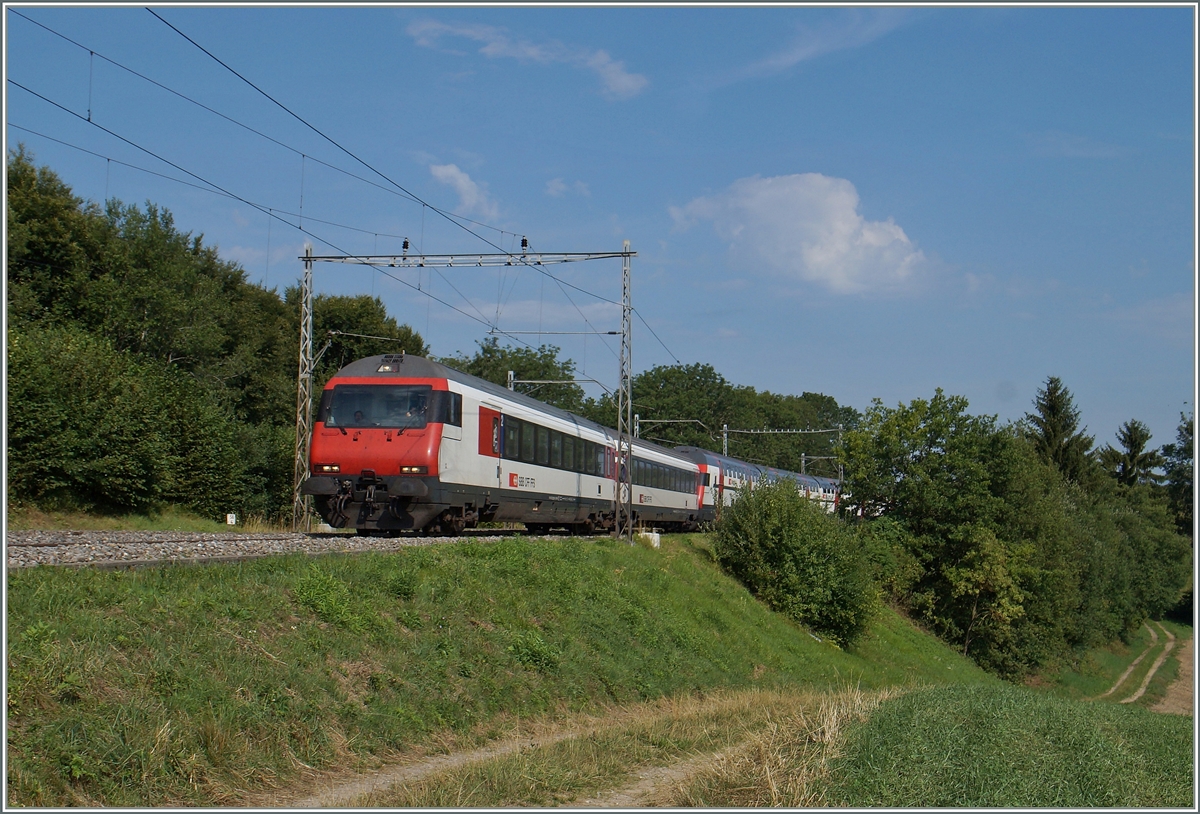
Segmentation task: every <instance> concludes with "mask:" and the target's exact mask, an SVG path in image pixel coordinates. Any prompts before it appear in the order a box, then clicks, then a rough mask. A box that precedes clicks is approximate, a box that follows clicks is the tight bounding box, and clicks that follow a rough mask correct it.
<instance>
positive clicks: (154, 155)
mask: <svg viewBox="0 0 1200 814" xmlns="http://www.w3.org/2000/svg"><path fill="white" fill-rule="evenodd" d="M8 81H9V82H10V83H11V84H12V85H14V86H15V87H18V88H20V89H21V90H23V91H25V92H26V93H29V94H32V95H33V96H36V97H37V98H39V99H41V100H42V101H44V102H46V103H47V104H49V105H53V106H54V107H57V108H58V109H59V110H62V111H63V112H65V113H68V114H70V115H72V116H74V117H76V118H77V119H82V120H83V121H87V119H86V118H85V117H83V116H80V115H79V114H78V113H76V112H75V111H73V110H71V109H70V108H68V107H65V106H63V105H60V104H59V103H58V102H55V101H54V100H52V99H49V98H47V97H45V96H43V95H41V94H40V93H38V92H37V91H34V90H31V89H30V88H27V87H25V86H24V85H22V84H21V83H20V82H17V81H16V80H14V79H9V80H8ZM88 124H90V125H92V126H93V127H95V128H97V129H99V130H102V131H103V132H105V133H108V134H109V135H110V136H112V137H113V138H115V139H118V140H120V141H122V142H124V143H126V144H128V145H129V146H131V147H133V148H134V149H137V150H140V151H142V152H144V153H146V154H147V155H149V156H150V157H152V158H155V159H158V160H159V161H161V162H163V163H164V164H167V165H168V166H171V167H174V168H175V169H177V170H179V171H180V172H182V173H185V174H186V175H190V176H191V177H192V178H195V179H196V180H197V181H200V182H201V183H203V184H207V185H208V186H210V187H212V188H213V189H214V190H217V191H218V192H221V193H223V194H225V195H227V196H229V197H230V198H233V199H234V200H237V201H241V202H242V203H244V204H246V205H247V206H250V207H253V208H254V209H257V210H258V211H260V212H262V213H263V214H264V215H267V216H269V217H272V218H275V219H276V220H280V221H282V222H283V223H287V224H288V225H289V226H291V227H293V228H295V229H296V230H298V231H299V232H301V233H303V234H306V235H308V236H309V237H311V238H313V239H314V240H318V241H320V242H321V243H323V244H325V245H327V246H331V247H333V248H335V249H338V250H339V251H345V250H344V249H341V247H339V246H338V245H336V244H335V243H332V242H331V241H328V240H325V239H324V238H322V237H321V236H320V235H317V234H316V233H314V232H311V231H309V230H308V229H304V228H302V227H299V226H296V225H295V224H292V223H288V222H287V221H286V220H283V218H281V217H279V216H278V215H276V214H275V213H274V212H273V211H272V210H270V209H264V208H263V207H261V206H260V205H258V204H256V203H254V202H253V201H249V200H246V199H245V198H243V197H241V196H240V195H237V194H236V193H233V192H230V191H229V190H227V189H224V188H222V187H220V186H218V185H217V184H215V183H213V182H212V181H209V180H208V179H206V178H202V177H201V176H199V175H197V174H196V173H194V172H192V171H190V170H187V169H185V168H183V167H181V166H179V165H178V164H176V163H174V162H173V161H170V160H168V159H166V158H163V157H162V156H160V155H158V154H157V153H155V152H153V151H152V150H149V149H147V148H146V147H143V146H141V145H140V144H137V143H136V142H134V141H131V140H130V139H127V138H125V137H124V136H122V135H120V134H119V133H116V132H114V131H112V130H109V129H108V128H107V127H105V126H103V125H101V124H97V123H96V122H94V121H88ZM347 254H349V252H347ZM373 268H375V270H376V271H378V272H379V273H380V274H383V275H384V276H386V277H390V278H391V279H393V280H395V281H396V282H398V283H400V284H402V285H406V286H408V287H409V288H411V289H413V290H414V291H418V292H420V293H422V294H424V295H425V296H427V297H429V298H430V299H432V300H434V301H435V302H438V303H441V304H442V305H444V306H446V307H447V308H449V309H451V310H453V311H455V312H457V313H459V314H462V315H463V316H465V317H467V318H468V319H470V320H472V321H474V322H478V323H480V324H481V325H486V326H487V327H489V328H495V327H496V326H494V325H491V324H490V323H489V322H488V321H487V319H486V318H485V319H479V318H478V317H475V316H473V315H471V314H468V313H467V312H466V311H463V310H462V309H460V308H458V307H457V306H454V305H451V304H450V303H448V302H446V301H445V300H442V299H440V298H438V297H435V296H434V295H432V294H430V293H429V292H428V291H422V290H421V289H420V288H418V287H417V286H414V285H413V284H412V283H410V282H408V281H407V280H403V279H401V278H399V277H397V276H395V275H393V274H389V273H388V272H387V271H384V270H383V269H381V268H379V267H378V266H373ZM460 296H461V294H460ZM468 302H469V301H468ZM497 331H498V332H499V333H502V334H503V333H504V332H503V331H500V330H499V329H498V328H497ZM504 335H505V336H508V334H504ZM511 338H513V339H516V341H517V342H519V343H520V344H522V345H525V347H527V348H530V349H531V350H532V349H533V346H532V345H530V344H529V343H528V342H525V341H524V340H521V339H517V338H516V337H511Z"/></svg>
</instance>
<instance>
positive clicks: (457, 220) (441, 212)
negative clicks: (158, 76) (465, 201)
mask: <svg viewBox="0 0 1200 814" xmlns="http://www.w3.org/2000/svg"><path fill="white" fill-rule="evenodd" d="M11 11H13V13H15V14H17V15H18V16H20V17H21V18H23V19H25V20H27V21H28V22H30V23H32V24H34V25H36V26H38V27H40V28H42V29H44V30H46V31H47V32H49V33H51V34H53V35H55V36H57V37H59V38H61V39H63V40H64V41H66V42H68V43H70V44H72V45H74V46H75V47H78V48H80V49H83V50H87V51H88V53H89V60H91V59H94V57H96V56H99V57H100V58H101V59H103V60H104V61H106V62H108V63H110V64H112V65H114V66H116V67H118V68H120V69H121V70H124V71H126V72H128V73H130V74H132V75H134V76H137V77H138V78H140V79H142V80H143V81H146V82H149V83H151V84H153V85H154V86H156V87H158V88H160V89H162V90H165V91H167V92H168V93H171V94H173V95H175V96H177V97H179V98H181V99H184V100H185V101H187V102H189V103H191V104H194V105H196V106H198V107H200V108H202V109H204V110H206V111H208V112H210V113H212V114H213V115H216V116H218V117H220V118H222V119H224V120H226V121H228V122H230V123H232V124H235V125H236V126H238V127H241V128H243V129H245V130H247V131H249V132H252V133H254V134H256V135H258V136H260V137H262V138H264V139H267V140H268V141H270V142H272V143H274V144H276V145H278V146H280V147H283V148H284V149H288V150H291V151H293V152H296V153H298V154H299V155H300V156H301V161H302V191H301V213H300V214H299V215H296V214H295V213H290V214H293V216H296V217H299V218H300V226H298V227H295V228H299V229H300V231H302V232H304V233H306V234H310V233H308V232H307V231H306V230H304V229H303V228H302V227H303V171H304V162H305V161H306V160H314V161H317V163H319V164H321V165H322V166H325V167H328V168H330V169H332V170H334V171H336V172H339V173H343V174H345V175H347V176H348V177H352V178H355V179H357V180H359V181H362V182H364V183H367V184H370V185H372V186H374V187H376V188H378V189H381V190H384V191H387V192H391V193H393V194H401V195H402V196H404V197H406V198H407V199H409V200H412V201H414V202H417V203H421V204H422V212H423V211H424V208H425V207H426V206H428V207H429V208H430V209H432V210H433V211H435V212H436V213H437V214H439V215H440V216H442V217H443V218H446V219H447V220H449V221H450V222H451V223H454V224H455V225H457V226H459V227H460V228H462V229H464V231H466V232H468V233H469V234H471V235H473V236H474V237H476V238H477V239H479V240H481V241H483V242H484V243H487V244H488V245H491V246H492V247H493V248H496V249H498V250H499V251H501V252H503V253H506V254H510V255H511V256H513V257H514V259H516V258H518V257H519V256H518V255H516V254H515V253H513V252H511V251H506V250H505V249H503V248H502V247H500V246H497V245H496V244H495V243H492V242H491V241H490V240H488V239H487V238H485V237H483V236H482V235H479V234H477V233H475V232H474V231H472V230H471V229H469V228H467V227H466V226H463V224H462V223H461V222H460V221H464V222H467V223H472V224H475V225H477V226H480V227H483V228H487V229H491V230H493V231H497V232H499V233H500V234H501V235H504V234H512V235H513V236H514V239H515V235H516V233H514V232H510V231H509V230H505V229H501V228H499V227H495V226H492V225H490V224H487V223H483V222H481V221H476V220H473V219H470V218H466V217H465V216H461V215H457V214H455V213H451V212H447V211H445V210H442V209H440V208H438V207H435V206H432V205H431V204H428V203H427V202H425V201H424V200H422V199H421V198H420V197H419V196H417V195H415V194H413V193H412V192H411V191H409V190H408V189H406V188H405V187H403V186H402V185H401V184H399V183H398V182H396V181H395V180H394V179H392V178H390V177H388V176H387V175H385V174H384V173H382V172H380V171H379V170H377V169H376V168H375V167H373V166H371V165H370V164H368V163H367V162H366V161H364V160H363V159H361V158H360V157H359V156H357V155H356V154H355V153H353V152H352V151H350V150H349V149H347V148H346V147H344V146H343V145H341V144H340V143H338V142H337V141H336V140H335V139H333V138H331V137H330V136H328V135H327V134H325V133H324V132H322V131H321V130H320V129H318V128H317V127H315V126H314V125H312V124H310V123H309V122H308V121H306V120H305V119H304V118H303V117H301V116H299V115H298V114H296V113H295V112H293V111H292V110H290V109H289V108H288V107H287V106H285V105H283V104H282V103H281V102H279V101H278V100H277V99H275V98H274V97H272V96H271V95H270V94H269V93H267V92H266V91H264V90H263V89H262V88H260V87H259V86H257V85H256V84H254V83H253V82H252V81H250V80H249V79H248V78H247V77H245V76H243V75H242V74H241V73H239V72H238V71H237V70H235V69H234V68H232V67H231V66H230V65H228V64H226V63H225V62H224V61H222V60H221V59H220V58H218V57H217V56H216V55H215V54H213V53H212V52H210V51H209V50H208V49H206V48H204V47H203V46H202V45H200V44H199V43H198V42H196V41H195V40H194V39H192V38H191V37H189V36H188V35H187V34H185V33H184V32H182V31H181V30H180V29H178V28H177V27H176V26H174V25H172V24H171V23H170V22H168V21H167V20H166V19H164V18H163V17H162V16H161V15H159V14H157V13H156V12H154V10H153V9H149V8H147V11H149V12H150V13H151V14H152V15H153V16H154V17H156V18H157V19H158V20H159V21H160V22H162V23H163V24H164V25H166V26H167V27H169V28H171V29H172V30H173V31H175V32H176V33H177V34H179V36H181V37H183V38H184V39H185V40H187V41H188V42H189V43H191V44H192V45H193V46H195V47H196V48H197V49H199V50H200V51H201V52H202V53H204V54H205V55H206V56H208V57H209V58H210V59H212V60H214V61H215V62H217V63H218V64H219V65H221V66H222V67H223V68H225V69H226V70H227V71H229V72H230V73H232V74H233V75H234V76H236V77H237V78H238V79H240V80H241V81H243V82H244V83H246V84H247V85H249V86H250V87H251V88H253V89H254V90H255V91H256V92H258V93H259V94H260V95H262V96H263V97H265V98H266V99H267V100H269V101H270V102H272V103H273V104H275V105H276V106H277V107H279V108H280V109H281V110H283V111H284V112H286V113H287V114H288V115H290V116H292V117H293V118H294V119H296V120H297V121H299V122H300V123H301V124H303V125H304V126H305V127H307V128H309V129H310V130H312V131H313V132H314V133H316V134H317V135H319V136H320V137H321V138H323V139H325V140H326V141H327V142H329V143H330V144H332V145H333V146H335V147H336V148H337V149H339V150H341V151H342V152H343V153H345V154H346V155H348V156H349V157H351V158H352V159H353V160H355V161H356V162H358V163H359V164H361V165H362V166H364V167H366V168H367V169H369V170H370V171H371V172H373V173H375V174H376V175H377V176H379V177H380V178H382V179H384V180H385V181H387V182H388V183H389V184H391V185H392V186H394V187H395V188H396V189H397V190H399V193H395V192H394V191H393V190H391V189H388V188H387V187H383V186H380V185H379V184H377V183H375V182H373V181H371V180H370V179H367V178H363V177H362V176H359V175H356V174H354V173H351V172H349V171H347V170H344V169H342V168H340V167H336V166H334V165H332V164H328V163H327V162H324V161H321V160H320V159H316V158H314V157H312V156H307V155H306V154H305V153H303V152H302V151H300V150H297V149H296V148H294V147H291V146H289V145H287V144H285V143H283V142H282V141H279V140H278V139H275V138H273V137H272V136H269V135H267V134H266V133H263V132H261V131H259V130H256V129H255V128H253V127H250V126H249V125H246V124H244V123H242V122H239V121H238V120H236V119H234V118H232V117H230V116H227V115H226V114H224V113H221V112H220V111H217V110H215V109H214V108H211V107H209V106H207V105H204V104H203V103H201V102H198V101H197V100H195V99H192V98H191V97H189V96H187V95H186V94H182V93H180V92H179V91H176V90H174V89H172V88H170V87H168V86H166V85H164V84H162V83H160V82H158V81H156V80H154V79H151V78H150V77H148V76H146V75H144V74H142V73H140V72H138V71H136V70H134V69H132V68H129V67H128V66H125V65H123V64H121V63H119V62H117V61H116V60H113V59H111V58H109V57H107V56H105V55H103V54H99V53H97V52H95V51H94V50H93V49H90V48H88V47H87V46H84V45H82V44H81V43H79V42H76V41H75V40H73V39H71V38H70V37H67V36H66V35H64V34H62V33H60V32H58V31H55V30H54V29H52V28H50V27H49V26H46V25H45V24H43V23H41V22H38V21H37V20H34V19H32V18H30V17H28V16H27V15H24V14H20V12H18V11H16V10H15V9H11ZM91 73H92V72H91V69H90V68H89V108H88V117H87V121H88V122H89V123H91V84H92V77H91ZM10 81H11V80H10ZM14 84H17V83H14ZM18 86H19V87H22V86H20V85H18ZM25 89H26V90H28V88H25ZM35 95H37V94H35ZM42 98H43V99H44V98H45V97H42ZM47 101H49V100H47ZM30 132H33V131H30ZM44 137H46V138H49V137H48V136H44ZM71 146H73V145H71ZM77 149H82V148H77ZM118 163H124V162H118ZM168 163H169V162H168ZM129 166H132V165H129ZM134 168H135V169H140V168H136V167H134ZM180 169H181V171H185V170H182V168H180ZM143 171H146V172H151V173H152V171H148V170H143ZM185 172H186V171H185ZM153 174H156V175H157V173H153ZM189 174H190V173H189ZM162 177H168V176H162ZM173 180H176V181H177V182H179V183H187V182H182V181H178V179H173ZM205 183H209V182H207V181H206V182H205ZM212 186H214V187H215V185H212ZM229 197H232V198H234V199H236V200H242V201H243V202H245V203H247V204H248V205H253V204H252V203H251V202H249V201H245V200H244V199H241V198H240V197H239V196H235V195H230V196H229ZM280 211H282V210H280ZM281 220H282V219H281ZM310 220H314V221H316V222H320V223H325V224H327V225H333V226H337V227H338V228H345V229H351V230H354V231H364V232H365V231H367V230H359V229H356V228H355V227H349V226H345V225H343V224H336V223H333V222H331V221H322V220H320V219H314V218H311V217H310ZM285 222H286V221H285ZM422 231H423V230H422ZM314 237H315V235H314ZM397 237H398V236H397ZM318 239H319V238H318ZM329 245H333V244H329ZM268 263H269V260H268ZM376 270H378V271H380V272H381V273H384V272H383V271H382V269H378V268H377V267H376ZM537 271H538V272H539V273H540V274H542V275H544V276H546V277H550V278H551V279H552V280H554V281H555V283H556V285H558V287H559V289H560V291H561V292H562V293H563V295H564V297H566V299H567V300H568V302H570V303H571V305H572V306H573V307H574V308H575V310H576V311H577V312H578V313H579V315H580V317H582V318H583V320H584V322H585V323H586V324H587V325H588V327H590V328H593V330H594V329H595V326H593V325H592V324H591V321H590V320H589V319H588V318H587V316H586V314H584V313H583V311H582V309H580V307H579V305H578V304H577V303H575V302H574V300H573V299H572V298H571V297H570V295H569V294H568V293H567V292H566V291H565V290H564V286H565V287H569V288H572V289H574V290H576V291H579V292H580V293H583V294H586V295H588V296H590V297H593V298H595V299H599V300H601V301H603V302H607V303H610V304H613V305H617V304H618V303H616V302H615V301H614V300H611V299H608V298H606V297H603V296H600V295H598V294H596V293H594V292H591V291H588V290H586V289H583V288H581V287H579V286H576V285H574V284H572V283H570V282H567V281H565V280H562V279H560V278H558V277H557V276H555V275H553V274H551V273H549V272H547V271H546V270H545V269H542V268H537ZM387 276H389V277H392V278H393V279H398V278H395V277H393V275H390V274H388V275H387ZM439 276H441V277H442V278H443V280H446V278H445V276H444V275H441V274H440V272H439ZM518 278H519V274H518ZM446 282H447V283H448V284H450V283H449V280H446ZM405 284H406V285H407V283H405ZM515 284H516V280H514V287H515ZM450 287H451V288H452V289H454V291H455V293H456V294H458V295H459V296H460V297H462V298H463V300H464V301H465V302H467V303H468V304H469V305H470V306H471V307H472V309H473V310H475V311H476V313H478V314H479V316H480V317H483V314H482V312H480V311H479V309H478V307H477V306H476V305H475V304H474V303H473V302H472V301H471V300H470V299H469V298H468V297H466V296H465V295H463V294H462V292H461V291H458V289H457V288H455V287H454V286H453V285H452V284H450ZM501 289H502V290H503V284H502V285H501ZM418 290H421V289H420V287H419V286H418ZM511 291H512V289H510V293H511ZM422 293H424V292H422ZM433 299H437V298H433ZM438 301H439V302H441V300H438ZM450 307H453V306H450ZM501 307H502V306H501V304H500V302H498V303H497V314H496V317H497V321H498V318H499V315H500V311H501ZM455 310H459V309H455ZM634 312H635V313H637V314H638V319H639V320H641V321H642V323H643V325H645V327H646V328H647V329H648V330H649V331H650V332H651V334H652V335H653V336H654V338H655V340H656V341H657V342H658V343H659V345H661V346H662V347H663V349H664V350H665V351H666V352H667V354H668V355H669V356H670V357H671V358H672V359H673V360H674V361H675V362H676V363H677V364H681V362H680V360H679V359H678V357H677V356H676V355H675V354H674V353H673V352H672V351H671V350H670V348H669V347H667V345H666V343H665V342H663V340H662V338H661V337H659V336H658V334H657V332H655V331H654V329H653V328H652V327H651V326H650V324H649V323H648V322H647V320H646V319H645V317H644V316H643V315H642V314H641V313H640V312H638V311H637V310H636V309H634ZM460 313H461V311H460ZM483 324H488V325H489V327H496V326H497V325H498V322H497V323H489V322H488V320H487V319H486V317H483ZM498 332H500V333H504V332H503V331H498ZM595 333H597V334H600V333H602V332H600V331H595ZM604 346H605V348H606V349H607V350H608V351H609V353H610V354H613V355H614V357H615V355H616V354H615V352H614V351H613V349H612V348H611V346H609V345H608V344H607V343H604Z"/></svg>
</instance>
